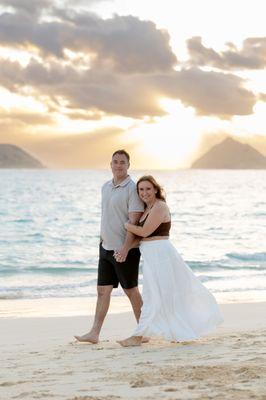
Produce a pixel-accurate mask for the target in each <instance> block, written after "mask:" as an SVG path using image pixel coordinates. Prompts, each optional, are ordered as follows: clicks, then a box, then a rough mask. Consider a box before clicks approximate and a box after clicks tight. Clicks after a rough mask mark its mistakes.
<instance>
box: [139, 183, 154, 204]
mask: <svg viewBox="0 0 266 400" xmlns="http://www.w3.org/2000/svg"><path fill="white" fill-rule="evenodd" d="M156 193H157V189H155V187H154V186H153V184H152V183H150V182H149V181H142V182H140V183H139V184H138V194H139V197H140V198H141V200H142V201H144V203H147V204H148V203H153V202H154V201H155V200H156Z"/></svg>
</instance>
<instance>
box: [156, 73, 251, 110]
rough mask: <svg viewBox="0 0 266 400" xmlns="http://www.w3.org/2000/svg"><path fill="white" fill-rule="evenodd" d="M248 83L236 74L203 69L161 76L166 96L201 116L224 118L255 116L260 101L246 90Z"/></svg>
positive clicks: (161, 85)
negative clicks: (257, 103)
mask: <svg viewBox="0 0 266 400" xmlns="http://www.w3.org/2000/svg"><path fill="white" fill-rule="evenodd" d="M157 81H158V80H157ZM244 83H245V81H244V80H243V79H241V78H239V77H237V76H235V75H233V74H223V73H220V72H213V71H202V70H200V69H199V68H189V69H183V70H181V71H179V72H174V73H173V74H172V75H168V76H166V75H165V76H161V78H160V79H159V82H158V84H159V85H160V87H161V89H162V91H163V92H164V94H165V96H171V97H173V98H178V99H180V100H181V101H182V102H183V104H185V105H187V106H192V107H194V108H195V110H196V112H197V114H199V115H212V116H217V117H221V118H230V117H232V116H233V115H247V114H251V113H252V111H253V106H254V105H255V103H256V97H255V95H254V94H253V93H252V92H251V91H250V90H247V89H245V88H244Z"/></svg>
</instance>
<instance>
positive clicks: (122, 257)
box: [114, 246, 129, 262]
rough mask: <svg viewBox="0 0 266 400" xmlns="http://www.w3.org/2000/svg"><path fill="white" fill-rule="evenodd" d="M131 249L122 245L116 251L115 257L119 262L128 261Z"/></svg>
mask: <svg viewBox="0 0 266 400" xmlns="http://www.w3.org/2000/svg"><path fill="white" fill-rule="evenodd" d="M128 251H129V249H128V248H127V247H125V246H123V247H121V248H120V249H119V250H116V251H115V252H114V258H115V260H116V261H117V262H124V261H126V258H127V255H128Z"/></svg>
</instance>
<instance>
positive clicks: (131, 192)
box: [101, 175, 144, 250]
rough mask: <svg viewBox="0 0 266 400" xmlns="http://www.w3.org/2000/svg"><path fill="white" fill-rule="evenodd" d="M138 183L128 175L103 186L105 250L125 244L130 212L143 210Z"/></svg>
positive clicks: (102, 226) (102, 236) (102, 224)
mask: <svg viewBox="0 0 266 400" xmlns="http://www.w3.org/2000/svg"><path fill="white" fill-rule="evenodd" d="M143 211H144V205H143V203H142V201H141V200H140V198H139V196H138V194H137V190H136V185H135V183H134V182H133V181H132V179H131V178H130V176H129V175H128V176H127V177H126V179H125V180H124V181H123V182H121V183H119V184H118V185H114V183H113V180H110V181H108V182H106V183H105V184H104V185H103V187H102V218H101V239H102V246H103V248H104V249H105V250H118V249H119V248H120V247H122V246H123V244H124V241H125V237H126V229H125V227H124V223H125V222H127V221H128V214H129V213H130V212H143Z"/></svg>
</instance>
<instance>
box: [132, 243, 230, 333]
mask: <svg viewBox="0 0 266 400" xmlns="http://www.w3.org/2000/svg"><path fill="white" fill-rule="evenodd" d="M140 251H141V254H142V257H143V292H142V298H143V306H142V309H141V316H140V320H139V323H138V326H137V328H136V330H135V332H134V334H133V335H135V336H144V335H145V336H163V337H164V338H165V339H168V340H176V341H187V340H193V339H197V338H199V337H200V336H201V335H204V334H206V333H209V332H211V331H212V330H214V329H215V328H216V327H217V325H219V324H220V323H221V322H222V321H223V318H222V315H221V313H220V310H219V307H218V305H217V303H216V300H215V298H214V296H213V295H212V294H211V293H210V292H209V290H208V289H206V288H205V286H203V285H202V283H201V281H200V280H199V278H197V277H196V276H195V275H194V273H193V272H192V270H191V269H190V268H189V266H188V265H187V264H186V263H185V262H184V261H183V259H182V257H181V256H180V254H179V253H178V251H177V250H176V248H175V247H174V246H173V245H172V243H171V242H170V241H169V240H153V241H143V242H141V244H140Z"/></svg>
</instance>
